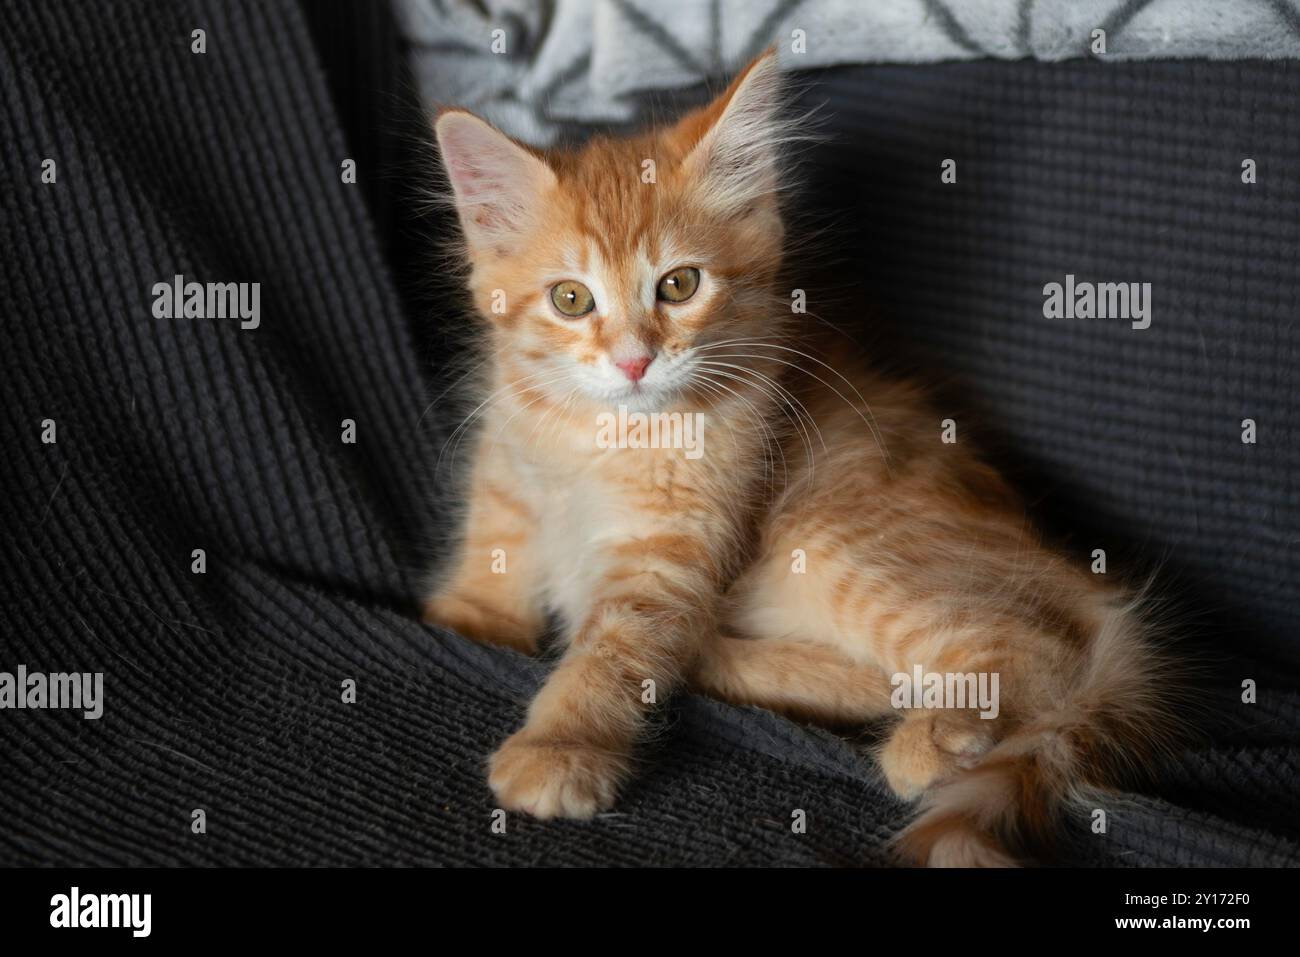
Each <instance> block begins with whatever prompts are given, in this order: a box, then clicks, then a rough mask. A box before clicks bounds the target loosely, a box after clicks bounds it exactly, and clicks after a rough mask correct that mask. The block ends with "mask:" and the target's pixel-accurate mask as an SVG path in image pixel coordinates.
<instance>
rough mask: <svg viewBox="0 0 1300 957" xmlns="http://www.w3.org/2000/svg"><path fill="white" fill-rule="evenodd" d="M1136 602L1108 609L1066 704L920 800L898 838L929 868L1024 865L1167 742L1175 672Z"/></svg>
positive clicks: (909, 855)
mask: <svg viewBox="0 0 1300 957" xmlns="http://www.w3.org/2000/svg"><path fill="white" fill-rule="evenodd" d="M1138 601H1140V599H1138V600H1135V601H1134V602H1133V603H1130V604H1128V605H1125V606H1122V607H1116V608H1114V609H1112V610H1110V611H1108V612H1107V614H1106V616H1105V619H1104V623H1103V625H1102V627H1101V628H1100V629H1099V630H1098V633H1097V634H1096V636H1095V638H1094V639H1093V642H1092V644H1091V647H1090V649H1089V650H1088V652H1087V653H1086V654H1085V655H1084V656H1083V658H1082V660H1081V662H1080V664H1079V666H1078V669H1077V673H1076V674H1075V675H1074V676H1073V678H1074V680H1073V681H1072V682H1070V690H1069V691H1068V692H1067V693H1066V695H1065V696H1064V698H1063V700H1062V701H1061V702H1060V704H1059V706H1057V707H1054V708H1053V709H1052V710H1051V711H1050V712H1047V713H1042V714H1039V715H1036V716H1033V717H1031V718H1029V719H1027V720H1026V721H1025V722H1024V723H1023V724H1021V725H1020V726H1019V727H1018V728H1016V729H1015V730H1014V731H1013V732H1012V733H1011V734H1009V735H1008V736H1007V737H1005V738H1003V739H1002V740H1001V741H1000V742H999V743H998V744H997V745H996V746H994V747H993V748H992V749H991V750H990V751H989V752H988V753H987V754H985V755H984V757H983V758H982V759H981V760H980V761H979V763H978V764H976V765H974V766H973V767H971V768H969V769H966V770H963V771H960V772H958V773H957V774H956V775H955V776H954V777H952V778H951V779H950V780H948V781H947V782H945V783H943V784H940V785H938V786H937V787H935V788H934V789H932V790H931V791H930V792H929V793H928V794H927V795H926V796H925V797H924V798H923V799H922V804H921V811H920V814H919V816H918V817H917V818H916V819H915V820H914V821H913V822H912V823H911V825H909V826H908V827H907V828H906V829H905V830H904V831H903V832H902V833H901V834H900V835H899V837H898V839H897V846H898V849H899V850H900V851H901V852H902V854H903V855H904V856H905V857H907V858H908V859H911V860H913V861H916V862H917V863H922V864H925V865H927V866H930V867H1012V866H1017V865H1019V864H1021V863H1022V862H1024V861H1025V860H1027V859H1032V858H1033V857H1034V856H1035V853H1036V852H1037V853H1042V852H1043V851H1045V850H1046V848H1047V847H1048V846H1050V844H1051V843H1052V839H1053V834H1054V831H1055V828H1054V824H1055V823H1056V822H1058V821H1059V820H1060V814H1061V812H1062V811H1066V810H1069V809H1070V808H1071V807H1072V806H1073V807H1076V808H1077V807H1080V806H1082V802H1083V801H1084V800H1085V798H1086V797H1087V795H1088V793H1089V792H1092V793H1093V794H1094V796H1095V794H1096V790H1097V789H1102V790H1106V789H1109V788H1113V787H1114V786H1115V785H1116V784H1117V783H1119V782H1121V781H1124V780H1126V779H1130V778H1132V777H1134V776H1135V775H1136V774H1137V773H1139V772H1140V771H1141V770H1142V768H1143V766H1144V765H1145V764H1146V763H1147V762H1148V761H1149V759H1150V758H1152V757H1154V756H1155V755H1156V754H1157V753H1159V752H1162V751H1166V750H1168V748H1169V747H1170V745H1171V742H1172V740H1173V729H1174V728H1175V727H1176V725H1175V722H1174V720H1173V714H1172V708H1171V705H1172V703H1173V702H1174V701H1175V700H1176V694H1175V692H1174V690H1173V684H1174V682H1175V680H1176V679H1175V678H1174V673H1173V670H1172V668H1171V667H1170V662H1168V661H1167V660H1165V659H1164V657H1163V655H1161V653H1160V652H1159V651H1158V650H1157V648H1156V647H1155V645H1154V644H1153V642H1152V640H1151V639H1150V638H1149V637H1148V635H1149V633H1150V632H1149V629H1148V628H1147V627H1146V626H1145V625H1144V624H1143V622H1142V617H1141V616H1140V615H1139V614H1138V612H1137V607H1136V606H1137V604H1138Z"/></svg>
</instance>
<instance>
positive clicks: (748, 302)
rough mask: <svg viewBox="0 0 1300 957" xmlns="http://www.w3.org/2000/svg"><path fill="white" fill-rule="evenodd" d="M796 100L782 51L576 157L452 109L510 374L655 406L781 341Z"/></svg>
mask: <svg viewBox="0 0 1300 957" xmlns="http://www.w3.org/2000/svg"><path fill="white" fill-rule="evenodd" d="M782 102H783V97H782V95H781V84H780V75H779V73H778V70H777V64H776V56H775V54H774V53H768V54H765V55H764V56H762V57H760V58H759V59H757V60H756V61H754V62H753V63H752V64H751V65H750V66H749V67H748V68H747V69H746V70H745V71H744V72H743V73H741V74H740V76H738V77H737V78H736V80H735V81H734V82H733V83H732V84H731V86H730V87H729V88H728V89H727V90H726V92H725V93H723V94H722V95H721V96H720V97H718V98H717V99H716V100H715V101H714V102H713V103H711V104H709V105H708V106H706V107H703V108H702V109H699V110H697V111H695V112H693V113H691V114H689V115H687V116H686V117H684V118H683V119H682V120H680V121H679V122H678V123H676V124H675V125H673V126H669V127H665V128H662V129H655V130H651V131H649V132H647V133H645V134H643V135H640V136H636V137H631V138H627V139H608V138H598V139H596V140H594V141H592V142H590V143H588V144H587V145H586V146H584V147H583V148H581V149H578V150H575V151H564V152H560V151H557V152H541V151H537V150H533V149H530V148H528V147H525V146H522V145H520V144H518V143H516V142H514V141H513V140H511V139H510V138H508V137H507V136H505V135H504V134H502V133H500V132H498V131H497V130H496V129H494V128H493V127H491V126H490V125H488V124H487V123H485V122H484V121H482V120H480V119H479V118H478V117H476V116H474V115H472V114H470V113H466V112H463V111H459V110H452V111H447V112H444V113H442V114H441V115H440V116H439V117H438V120H437V123H436V127H435V129H436V132H437V137H438V143H439V146H440V148H441V152H442V159H443V164H444V166H445V167H446V170H447V175H448V178H449V180H450V182H451V186H452V191H453V193H454V197H455V203H456V209H457V212H458V214H459V217H460V223H461V227H462V229H463V232H464V236H465V243H466V248H465V252H466V255H467V257H468V260H469V264H470V265H471V267H472V270H471V273H470V290H471V292H472V294H473V297H474V302H475V305H476V307H477V308H478V310H479V311H480V312H481V313H482V314H483V315H484V316H485V317H486V318H487V319H488V320H489V321H490V323H491V327H492V329H493V332H494V336H493V347H494V350H495V353H496V357H497V360H498V364H499V365H500V366H501V368H502V370H503V373H504V374H505V376H506V377H507V380H508V381H516V382H518V381H521V380H522V379H523V378H524V377H526V376H533V377H534V378H533V379H531V380H530V387H532V388H537V389H540V390H542V391H545V392H546V393H549V394H550V395H552V396H553V397H558V398H574V397H581V398H585V399H587V400H589V401H592V402H595V403H598V404H601V405H607V406H617V405H619V404H624V405H627V406H629V407H631V408H640V409H646V410H648V409H653V408H658V407H661V406H663V405H664V404H666V403H668V402H671V401H672V400H673V399H675V398H676V397H678V396H681V395H683V394H685V393H689V392H691V390H692V389H693V388H694V382H695V381H696V376H697V374H698V373H699V372H700V371H701V366H700V362H701V361H702V360H704V359H705V358H706V357H707V356H708V355H709V353H710V352H713V353H714V354H716V355H719V356H721V355H723V354H725V353H732V354H734V353H735V352H736V351H737V350H738V349H739V351H741V352H744V351H745V350H744V349H743V348H740V347H738V346H736V345H734V344H733V345H732V346H730V347H728V345H727V343H728V342H729V341H730V342H733V343H734V342H735V341H737V340H742V339H753V338H757V337H760V336H767V337H770V336H772V335H774V334H775V333H776V332H778V331H779V329H778V328H777V326H778V325H779V324H780V323H781V321H782V319H781V310H779V309H774V308H773V297H772V285H773V281H774V279H775V275H776V271H777V268H778V267H779V265H780V261H781V248H782V242H783V232H784V230H783V226H782V221H781V214H780V209H779V205H778V202H777V189H778V185H779V178H778V173H779V170H778V160H779V155H780V146H781V144H782V143H783V142H785V141H788V140H789V138H790V137H789V134H788V131H783V129H782V127H781V125H780V124H781V117H780V116H779V114H780V112H781V108H782ZM786 315H788V310H786ZM728 361H732V362H734V361H736V360H735V359H734V358H733V359H730V360H728ZM715 392H716V390H715ZM701 394H703V393H701Z"/></svg>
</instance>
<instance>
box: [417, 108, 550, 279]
mask: <svg viewBox="0 0 1300 957" xmlns="http://www.w3.org/2000/svg"><path fill="white" fill-rule="evenodd" d="M433 130H434V133H435V135H436V136H437V137H438V148H439V150H440V151H441V153H442V165H443V166H444V167H445V168H446V170H447V177H448V179H450V180H451V188H452V191H453V192H454V193H455V195H456V211H457V213H459V214H460V223H461V226H462V228H463V229H464V230H465V240H466V242H468V243H469V246H470V252H471V253H474V254H496V253H499V252H502V251H507V250H509V249H510V248H511V247H512V246H514V245H515V244H516V243H518V242H519V241H520V240H522V239H523V238H525V237H526V236H527V235H528V234H529V233H531V232H532V231H533V230H534V229H535V228H537V226H539V225H540V209H541V204H542V202H543V197H544V196H545V195H546V193H547V191H548V190H549V189H550V188H551V187H553V186H554V185H555V183H556V178H555V173H554V172H553V171H552V170H551V168H550V167H549V166H547V165H546V162H545V161H544V160H543V159H541V158H540V157H539V156H537V155H536V154H535V153H533V152H531V151H530V150H528V149H527V148H525V147H523V146H520V145H519V144H518V143H516V142H515V141H514V140H512V139H510V137H508V136H506V135H505V134H504V133H502V132H500V131H499V130H497V129H496V128H495V127H493V126H491V125H489V124H488V123H486V122H484V121H483V120H480V119H479V118H478V117H477V116H475V115H474V114H473V113H466V112H464V111H463V110H448V111H446V112H444V113H443V114H442V115H441V116H439V117H438V119H437V121H436V122H435V123H434V125H433Z"/></svg>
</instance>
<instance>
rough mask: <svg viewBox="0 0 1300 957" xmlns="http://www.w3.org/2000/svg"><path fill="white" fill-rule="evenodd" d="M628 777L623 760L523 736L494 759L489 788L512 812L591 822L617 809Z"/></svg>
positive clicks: (576, 745) (580, 746) (583, 747)
mask: <svg viewBox="0 0 1300 957" xmlns="http://www.w3.org/2000/svg"><path fill="white" fill-rule="evenodd" d="M626 771H627V760H626V759H625V758H624V757H622V756H621V755H617V754H613V753H611V752H609V751H605V750H601V749H599V748H593V747H591V746H590V745H587V744H583V743H580V742H573V741H557V740H553V739H547V738H541V737H538V736H536V735H533V734H530V733H529V732H527V731H520V732H518V733H516V734H514V735H512V736H511V737H510V738H507V739H506V742H505V743H504V744H502V745H501V747H500V748H499V749H498V750H497V753H496V754H494V755H493V756H492V761H491V770H490V773H489V775H488V785H489V786H490V787H491V788H492V793H493V794H495V795H496V797H497V800H498V801H500V802H501V806H502V807H504V808H505V809H506V810H510V811H522V812H524V813H525V814H531V815H532V816H533V817H537V818H542V819H546V818H552V817H568V818H577V819H587V818H591V817H594V816H595V815H596V814H598V813H600V812H601V811H607V810H609V809H610V808H611V807H613V806H614V798H615V796H616V795H617V793H618V786H619V783H620V782H621V781H622V779H623V776H624V774H625V773H626Z"/></svg>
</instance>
